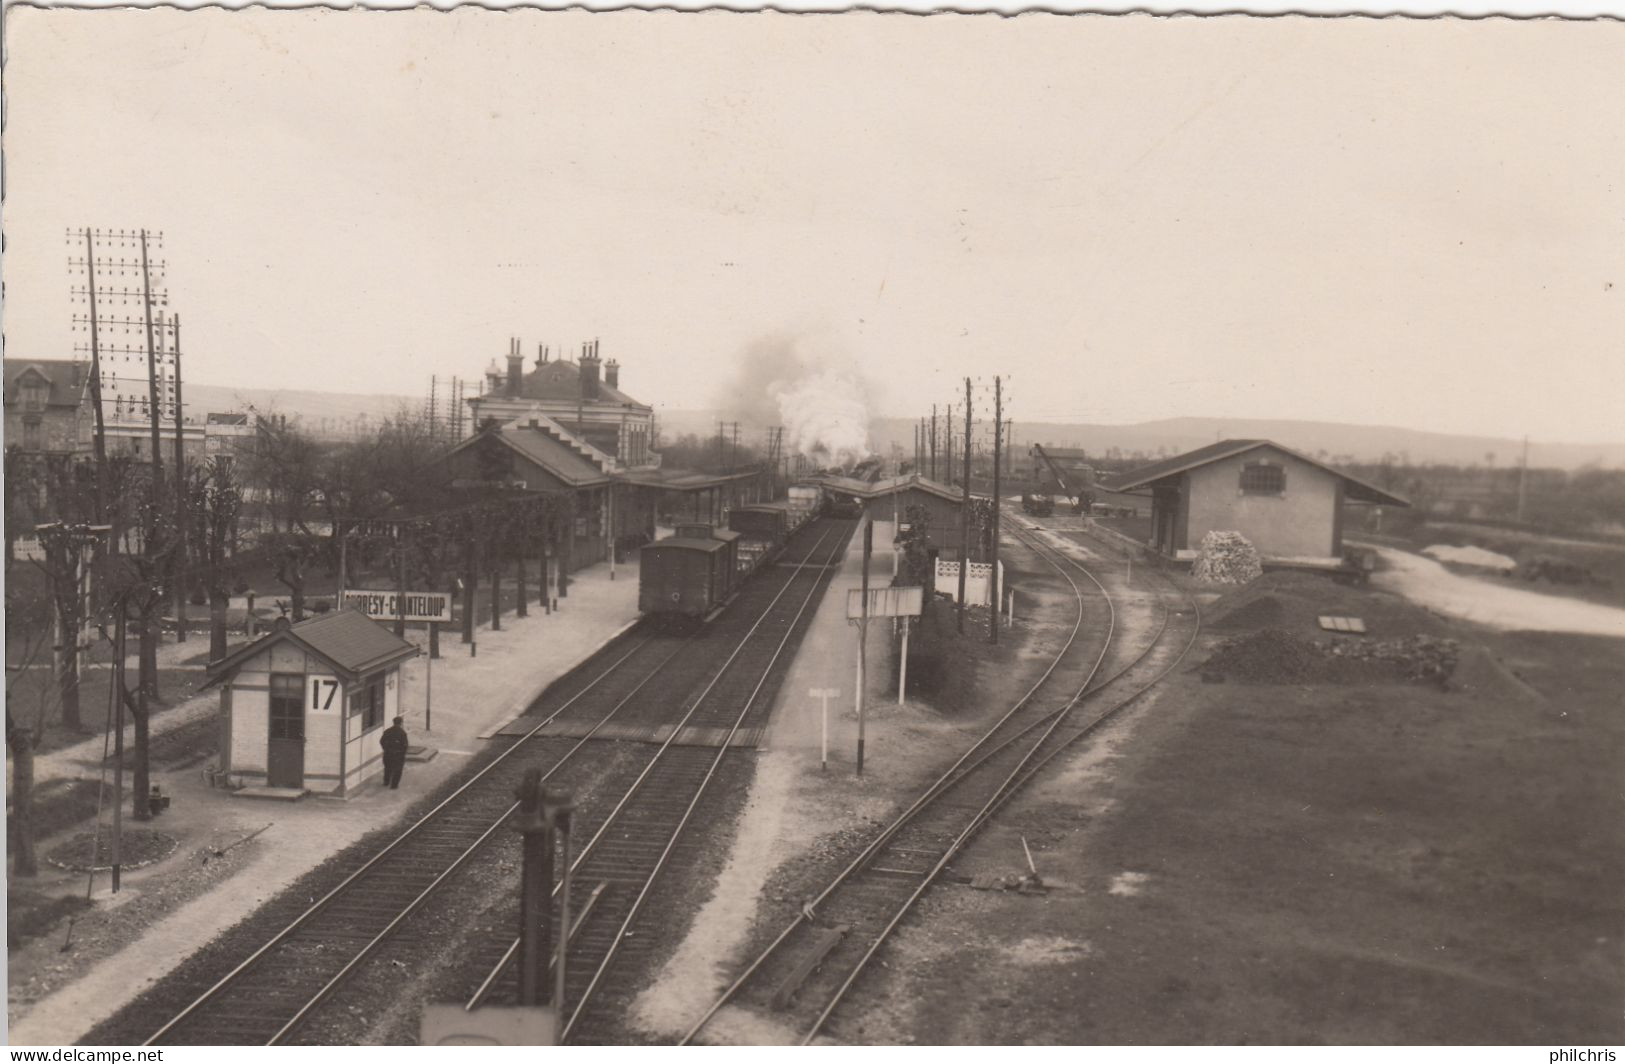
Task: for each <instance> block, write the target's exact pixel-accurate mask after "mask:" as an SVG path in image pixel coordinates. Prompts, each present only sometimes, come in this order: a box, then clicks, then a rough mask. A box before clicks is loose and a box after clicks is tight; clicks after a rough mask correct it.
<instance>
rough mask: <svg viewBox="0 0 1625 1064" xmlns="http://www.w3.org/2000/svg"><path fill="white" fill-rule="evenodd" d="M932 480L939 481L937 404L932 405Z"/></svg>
mask: <svg viewBox="0 0 1625 1064" xmlns="http://www.w3.org/2000/svg"><path fill="white" fill-rule="evenodd" d="M931 479H932V480H935V479H937V404H936V403H932V404H931Z"/></svg>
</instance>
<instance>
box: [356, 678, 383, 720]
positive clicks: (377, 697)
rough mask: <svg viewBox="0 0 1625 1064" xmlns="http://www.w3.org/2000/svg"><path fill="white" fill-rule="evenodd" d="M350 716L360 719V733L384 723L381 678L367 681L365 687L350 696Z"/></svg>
mask: <svg viewBox="0 0 1625 1064" xmlns="http://www.w3.org/2000/svg"><path fill="white" fill-rule="evenodd" d="M350 716H352V717H360V718H361V730H362V731H370V730H371V729H373V728H376V727H378V726H379V725H380V724H382V723H383V722H384V681H383V678H382V677H379V678H377V679H374V680H370V681H368V683H367V684H366V686H364V687H363V688H361V690H359V691H357V692H356V693H355V694H353V695H351V696H350Z"/></svg>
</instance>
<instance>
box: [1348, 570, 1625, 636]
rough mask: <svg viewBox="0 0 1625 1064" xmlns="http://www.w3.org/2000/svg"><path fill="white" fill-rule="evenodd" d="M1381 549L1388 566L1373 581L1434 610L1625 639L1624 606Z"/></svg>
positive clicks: (1503, 624)
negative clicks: (1528, 587)
mask: <svg viewBox="0 0 1625 1064" xmlns="http://www.w3.org/2000/svg"><path fill="white" fill-rule="evenodd" d="M1378 550H1379V553H1381V555H1382V559H1383V561H1384V562H1386V563H1387V564H1388V570H1387V571H1386V572H1381V573H1378V574H1377V575H1376V576H1375V577H1373V578H1372V582H1373V583H1375V584H1376V585H1377V586H1379V587H1386V588H1389V589H1390V590H1393V591H1398V592H1399V593H1400V594H1402V595H1404V596H1406V597H1407V598H1409V599H1411V600H1412V601H1413V602H1415V603H1417V604H1418V605H1421V606H1425V607H1427V608H1428V609H1430V610H1435V611H1437V612H1439V613H1447V614H1449V615H1451V616H1453V617H1459V618H1461V619H1463V620H1467V621H1475V622H1477V623H1479V624H1483V625H1487V626H1489V627H1491V628H1499V629H1502V630H1503V631H1539V632H1576V633H1579V634H1581V635H1606V636H1614V637H1617V638H1625V610H1622V609H1618V608H1615V607H1612V606H1602V605H1598V604H1597V603H1594V602H1582V601H1580V600H1578V599H1570V598H1559V597H1558V596H1556V595H1543V594H1541V593H1540V592H1538V591H1525V590H1524V589H1522V588H1516V587H1505V586H1503V585H1500V584H1496V583H1492V582H1490V581H1488V580H1477V579H1474V578H1472V577H1467V576H1458V575H1456V574H1455V573H1452V572H1450V571H1449V570H1448V569H1446V568H1445V567H1444V566H1443V565H1440V564H1439V563H1438V562H1436V561H1434V560H1432V559H1431V558H1424V557H1422V556H1420V555H1417V554H1411V553H1410V552H1408V551H1402V550H1395V549H1393V548H1391V547H1380V548H1378Z"/></svg>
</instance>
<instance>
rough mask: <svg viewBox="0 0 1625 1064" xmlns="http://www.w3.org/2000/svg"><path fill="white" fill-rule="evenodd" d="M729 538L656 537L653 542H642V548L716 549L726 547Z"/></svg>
mask: <svg viewBox="0 0 1625 1064" xmlns="http://www.w3.org/2000/svg"><path fill="white" fill-rule="evenodd" d="M730 542H731V540H728V539H696V538H694V537H693V536H667V537H666V538H665V539H657V540H655V541H654V542H653V543H646V544H644V547H643V549H644V550H650V549H651V548H652V549H654V550H659V549H661V548H663V547H676V548H677V549H678V550H703V551H718V550H721V549H722V548H724V547H726V546H727V545H728V544H729V543H730Z"/></svg>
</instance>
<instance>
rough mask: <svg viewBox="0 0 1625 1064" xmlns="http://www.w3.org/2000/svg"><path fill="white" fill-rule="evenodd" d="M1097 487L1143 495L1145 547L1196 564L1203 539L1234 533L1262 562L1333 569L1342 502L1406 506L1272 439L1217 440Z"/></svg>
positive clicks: (1340, 532) (1340, 546)
mask: <svg viewBox="0 0 1625 1064" xmlns="http://www.w3.org/2000/svg"><path fill="white" fill-rule="evenodd" d="M1103 486H1104V487H1106V488H1107V489H1108V490H1110V491H1117V492H1130V493H1136V494H1149V495H1150V496H1151V535H1150V538H1149V540H1148V543H1147V545H1148V546H1150V547H1152V548H1154V549H1155V550H1156V551H1157V552H1158V553H1160V554H1162V555H1165V556H1166V557H1169V558H1176V559H1180V560H1189V559H1193V558H1195V557H1196V551H1197V548H1198V547H1200V546H1201V543H1202V537H1203V536H1204V535H1206V534H1207V533H1209V532H1239V533H1241V534H1242V535H1243V536H1245V537H1247V539H1248V540H1249V541H1250V542H1251V543H1252V544H1253V546H1254V547H1255V548H1257V550H1258V553H1259V554H1260V555H1261V556H1262V557H1263V558H1264V560H1265V561H1276V562H1288V563H1294V562H1310V563H1322V562H1323V563H1336V562H1339V561H1341V559H1342V556H1343V504H1344V502H1345V501H1346V502H1354V503H1365V504H1370V505H1379V506H1409V505H1410V503H1409V502H1407V501H1406V500H1405V499H1403V498H1401V497H1400V496H1398V495H1395V494H1393V493H1392V492H1389V491H1385V490H1383V489H1382V488H1379V487H1377V486H1376V485H1374V484H1370V483H1367V482H1366V481H1363V480H1361V479H1359V478H1358V477H1353V476H1350V475H1349V474H1347V473H1344V472H1342V471H1340V470H1338V469H1334V468H1332V467H1331V466H1328V465H1326V464H1325V463H1323V462H1318V461H1316V460H1315V459H1313V458H1310V457H1309V456H1308V455H1304V454H1299V453H1298V452H1297V451H1294V450H1292V449H1291V448H1289V447H1284V446H1282V445H1281V444H1278V443H1275V442H1273V441H1271V440H1220V441H1219V442H1217V443H1211V444H1209V445H1207V446H1206V447H1199V448H1197V449H1196V450H1194V451H1188V452H1186V453H1185V454H1181V455H1175V456H1174V457H1172V458H1167V459H1163V460H1162V461H1159V462H1153V463H1151V464H1150V465H1147V466H1142V467H1140V468H1139V469H1136V470H1133V471H1131V472H1128V473H1125V474H1123V475H1121V476H1119V477H1116V478H1115V479H1113V480H1111V481H1109V482H1108V483H1106V484H1105V485H1103Z"/></svg>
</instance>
